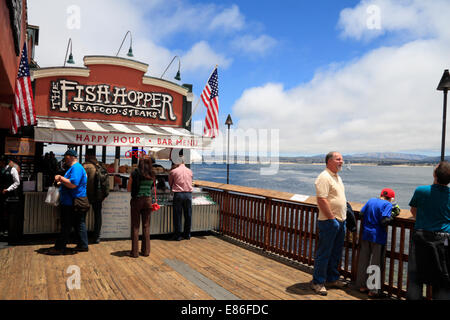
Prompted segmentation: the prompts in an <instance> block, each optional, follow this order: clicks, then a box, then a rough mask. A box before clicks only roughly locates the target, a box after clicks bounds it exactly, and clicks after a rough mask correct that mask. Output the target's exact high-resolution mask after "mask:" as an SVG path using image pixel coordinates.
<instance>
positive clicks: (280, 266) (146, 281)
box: [0, 234, 367, 300]
mask: <svg viewBox="0 0 450 320" xmlns="http://www.w3.org/2000/svg"><path fill="white" fill-rule="evenodd" d="M51 245H52V244H51V241H46V242H44V243H42V242H40V243H28V244H25V245H19V246H14V247H3V248H2V249H0V274H1V275H2V277H1V278H0V299H1V300H9V299H16V300H55V299H57V300H104V299H108V300H109V299H112V300H214V299H217V300H240V299H242V300H361V299H367V296H366V295H364V294H361V293H359V292H358V291H357V290H355V288H353V287H352V286H350V287H349V288H346V289H345V290H341V289H330V290H329V291H328V296H326V297H322V296H319V295H316V294H315V293H314V292H313V291H312V290H311V289H310V286H309V282H310V281H311V278H312V276H311V273H312V268H310V267H308V266H304V265H301V264H298V263H295V262H289V261H288V260H287V259H284V258H278V257H276V256H274V255H270V254H267V253H263V252H262V251H261V250H260V249H256V248H252V247H250V246H248V245H242V244H239V243H237V242H236V241H235V240H230V239H228V238H226V237H222V236H218V235H214V234H198V235H195V234H194V236H193V237H192V238H191V240H183V241H179V242H177V241H169V240H167V239H166V238H164V237H159V238H153V239H152V240H151V254H150V256H149V257H139V258H137V259H135V258H131V257H129V256H128V252H129V250H130V248H131V242H130V241H129V240H115V241H103V242H101V243H100V244H94V245H90V247H89V252H80V253H77V254H72V255H64V256H49V255H46V254H42V253H43V252H44V249H45V248H49V247H50V246H51ZM72 246H73V245H70V247H72ZM78 268H79V269H78ZM74 270H75V271H74ZM76 270H79V275H80V277H79V279H80V281H79V283H77V281H76V280H77V278H76V275H77V274H76ZM78 284H79V289H77V285H78Z"/></svg>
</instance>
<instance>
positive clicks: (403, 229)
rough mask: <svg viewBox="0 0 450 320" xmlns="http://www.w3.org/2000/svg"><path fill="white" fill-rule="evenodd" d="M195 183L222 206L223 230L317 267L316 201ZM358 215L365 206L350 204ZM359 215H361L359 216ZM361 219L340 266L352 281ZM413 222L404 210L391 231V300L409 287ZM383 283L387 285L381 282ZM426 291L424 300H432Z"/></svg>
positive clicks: (387, 282)
mask: <svg viewBox="0 0 450 320" xmlns="http://www.w3.org/2000/svg"><path fill="white" fill-rule="evenodd" d="M194 184H195V185H196V186H198V187H202V188H203V189H205V190H208V191H209V193H210V195H211V197H212V198H213V199H214V201H216V202H217V203H218V205H219V208H220V214H219V216H220V218H219V219H220V220H219V230H218V231H219V232H221V233H223V234H224V235H227V236H230V237H232V238H235V239H237V240H240V241H242V242H245V243H248V244H251V245H253V246H256V247H258V248H262V249H263V250H265V251H267V252H271V253H275V254H277V255H280V256H283V257H286V258H289V259H292V260H294V261H298V262H300V263H303V264H306V265H309V266H313V265H314V254H315V251H316V249H317V243H318V241H317V240H318V232H317V227H316V221H317V216H318V208H317V205H316V199H315V197H308V198H307V199H306V200H305V201H304V202H297V201H293V200H291V197H292V196H293V195H294V194H291V193H287V192H277V191H273V190H265V189H257V188H248V187H242V186H234V185H227V184H219V183H213V182H207V181H195V182H194ZM351 205H352V207H353V209H354V211H355V212H359V210H360V209H361V207H362V204H358V203H351ZM357 216H358V215H357ZM360 222H361V221H360V219H359V217H357V231H355V232H353V233H350V232H347V234H346V237H345V243H344V252H343V256H342V261H341V265H340V272H341V274H342V275H343V276H344V277H345V278H347V279H350V280H352V281H354V280H356V274H357V271H358V256H359V239H361V231H362V230H361V228H360ZM413 227H414V220H413V219H412V216H411V214H410V213H409V211H406V210H402V212H401V213H400V215H399V216H398V217H397V218H396V219H395V220H394V221H393V222H392V223H391V225H390V226H389V227H388V244H387V248H386V256H385V259H384V266H383V267H382V271H381V279H382V290H383V291H384V292H386V293H387V294H388V295H389V296H392V297H398V298H404V297H405V296H406V284H407V262H408V250H409V243H410V236H409V235H410V234H411V230H412V229H413ZM383 279H384V281H383ZM430 294H431V292H430V290H429V289H427V292H426V296H427V297H429V296H430Z"/></svg>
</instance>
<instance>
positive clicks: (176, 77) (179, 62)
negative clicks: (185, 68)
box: [160, 56, 181, 81]
mask: <svg viewBox="0 0 450 320" xmlns="http://www.w3.org/2000/svg"><path fill="white" fill-rule="evenodd" d="M175 58H178V71H177V74H176V75H175V80H178V81H180V80H181V74H180V67H181V60H180V57H179V56H175V57H173V59H172V61H170V63H169V65H168V66H167V68H166V70H164V72H163V74H162V75H161V77H160V79H162V77H164V75H165V74H166V71H167V69H169V67H170V65H171V64H172V62H173V61H174V60H175Z"/></svg>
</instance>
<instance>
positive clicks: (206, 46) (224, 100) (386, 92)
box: [28, 0, 450, 155]
mask: <svg viewBox="0 0 450 320" xmlns="http://www.w3.org/2000/svg"><path fill="white" fill-rule="evenodd" d="M73 5H75V6H76V8H78V9H79V10H80V11H79V12H80V15H79V18H80V21H81V23H80V26H79V27H78V28H69V27H68V26H67V20H68V19H70V18H71V17H72V16H71V13H68V8H70V7H71V6H73ZM28 6H29V12H28V19H29V23H30V24H34V25H38V26H40V43H39V46H38V47H37V51H36V60H37V61H38V63H39V64H40V65H41V66H42V67H47V66H55V65H58V64H59V65H60V64H62V62H63V58H64V53H65V49H66V44H67V39H68V38H69V37H71V38H72V40H73V51H74V58H75V60H76V62H77V65H78V66H82V57H83V56H84V55H89V54H98V55H115V53H116V51H117V49H118V47H119V45H120V42H121V41H122V38H123V36H124V34H125V33H126V31H127V30H131V32H132V35H133V51H134V54H135V57H134V59H136V60H138V61H142V62H145V63H148V64H149V72H148V74H149V75H151V76H157V77H159V76H160V75H161V73H162V71H163V70H164V69H165V67H166V66H167V65H168V63H169V62H170V60H171V59H172V58H173V56H175V55H178V56H180V57H181V69H182V81H181V82H180V83H179V84H181V83H191V84H193V85H194V94H195V97H196V98H198V96H199V95H200V93H201V90H202V89H203V87H204V85H205V83H206V80H207V78H208V76H209V74H210V72H211V71H212V69H213V67H214V65H215V64H218V65H219V96H220V100H219V104H220V110H219V113H220V124H223V123H224V122H225V119H226V117H227V115H228V114H231V115H232V117H233V121H234V125H233V130H241V131H240V132H236V133H235V134H236V136H239V135H251V133H252V132H256V135H257V139H256V140H258V141H253V142H250V143H249V145H248V146H246V150H244V152H252V151H251V150H253V151H254V150H256V149H257V147H256V145H258V144H260V143H262V140H264V139H265V138H264V137H265V136H264V134H267V133H268V135H269V136H270V135H271V134H273V133H274V132H275V135H274V136H272V137H276V139H277V141H278V145H277V148H276V149H277V150H276V151H277V152H279V153H280V154H281V155H310V154H318V153H326V152H327V151H329V150H339V151H341V152H342V153H343V154H349V153H359V152H407V153H422V154H429V155H437V154H439V153H440V138H441V125H442V93H441V92H438V91H436V86H437V84H438V82H439V80H440V77H441V75H442V73H443V70H444V69H446V68H449V67H450V58H449V55H448V52H450V51H449V49H450V41H449V39H450V31H448V30H450V22H449V21H450V19H448V17H447V16H448V14H447V13H448V12H450V3H449V2H448V1H445V0H434V1H419V0H397V1H394V0H361V1H358V0H352V1H350V0H339V1H331V0H329V1H325V0H319V1H299V0H297V1H291V0H284V1H278V2H276V1H266V0H261V1H254V0H248V1H228V0H226V1H220V2H219V1H217V2H216V1H194V0H191V1H181V0H164V1H163V0H152V1H144V0H132V1H125V0H97V1H95V2H94V1H86V0H80V1H68V0H65V1H52V0H28ZM50 17H51V18H50ZM371 23H372V24H371ZM371 26H372V27H371ZM125 46H126V45H125ZM125 54H126V49H122V52H121V54H120V55H121V56H123V57H126V56H125ZM175 73H176V67H175V63H174V64H173V65H172V67H171V68H170V69H169V70H168V71H167V73H166V76H165V78H166V79H168V80H171V81H174V82H176V80H173V78H172V77H173V76H174V75H175ZM172 74H173V75H172ZM196 102H197V99H196V100H195V101H194V104H195V103H196ZM204 117H205V109H204V107H203V106H202V105H201V103H200V105H199V107H198V109H197V110H196V112H195V114H194V117H193V120H194V123H196V124H197V125H198V126H201V125H202V124H201V123H200V122H201V121H202V120H203V119H204ZM220 129H221V130H223V132H224V133H225V132H226V131H225V128H224V126H223V125H222V128H220ZM448 140H450V139H448ZM448 140H447V141H448ZM217 141H218V143H217V148H219V149H220V148H223V141H220V139H217ZM252 143H253V145H251V144H252ZM240 145H242V144H239V143H235V144H234V147H235V148H239V147H240ZM255 148H256V149H255ZM241 151H242V150H241Z"/></svg>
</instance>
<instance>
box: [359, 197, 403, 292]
mask: <svg viewBox="0 0 450 320" xmlns="http://www.w3.org/2000/svg"><path fill="white" fill-rule="evenodd" d="M394 198H395V192H394V190H392V189H389V188H384V189H383V190H381V194H380V198H372V199H370V200H369V201H367V203H366V204H365V205H364V207H363V208H362V209H361V214H363V218H362V239H361V247H360V251H359V259H358V274H357V277H356V285H357V286H358V287H359V291H360V292H367V293H368V294H369V297H378V296H379V294H380V292H379V290H380V289H381V288H380V287H378V288H376V287H371V288H367V283H366V282H367V268H368V267H369V264H370V265H371V266H377V267H378V270H379V271H380V273H379V274H381V273H382V272H381V268H382V266H383V265H384V263H383V262H384V255H385V252H386V240H387V232H386V226H387V223H389V221H390V220H391V213H392V203H391V202H392V201H393V200H394ZM379 280H380V281H378V283H380V284H381V279H379ZM369 289H370V290H369Z"/></svg>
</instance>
